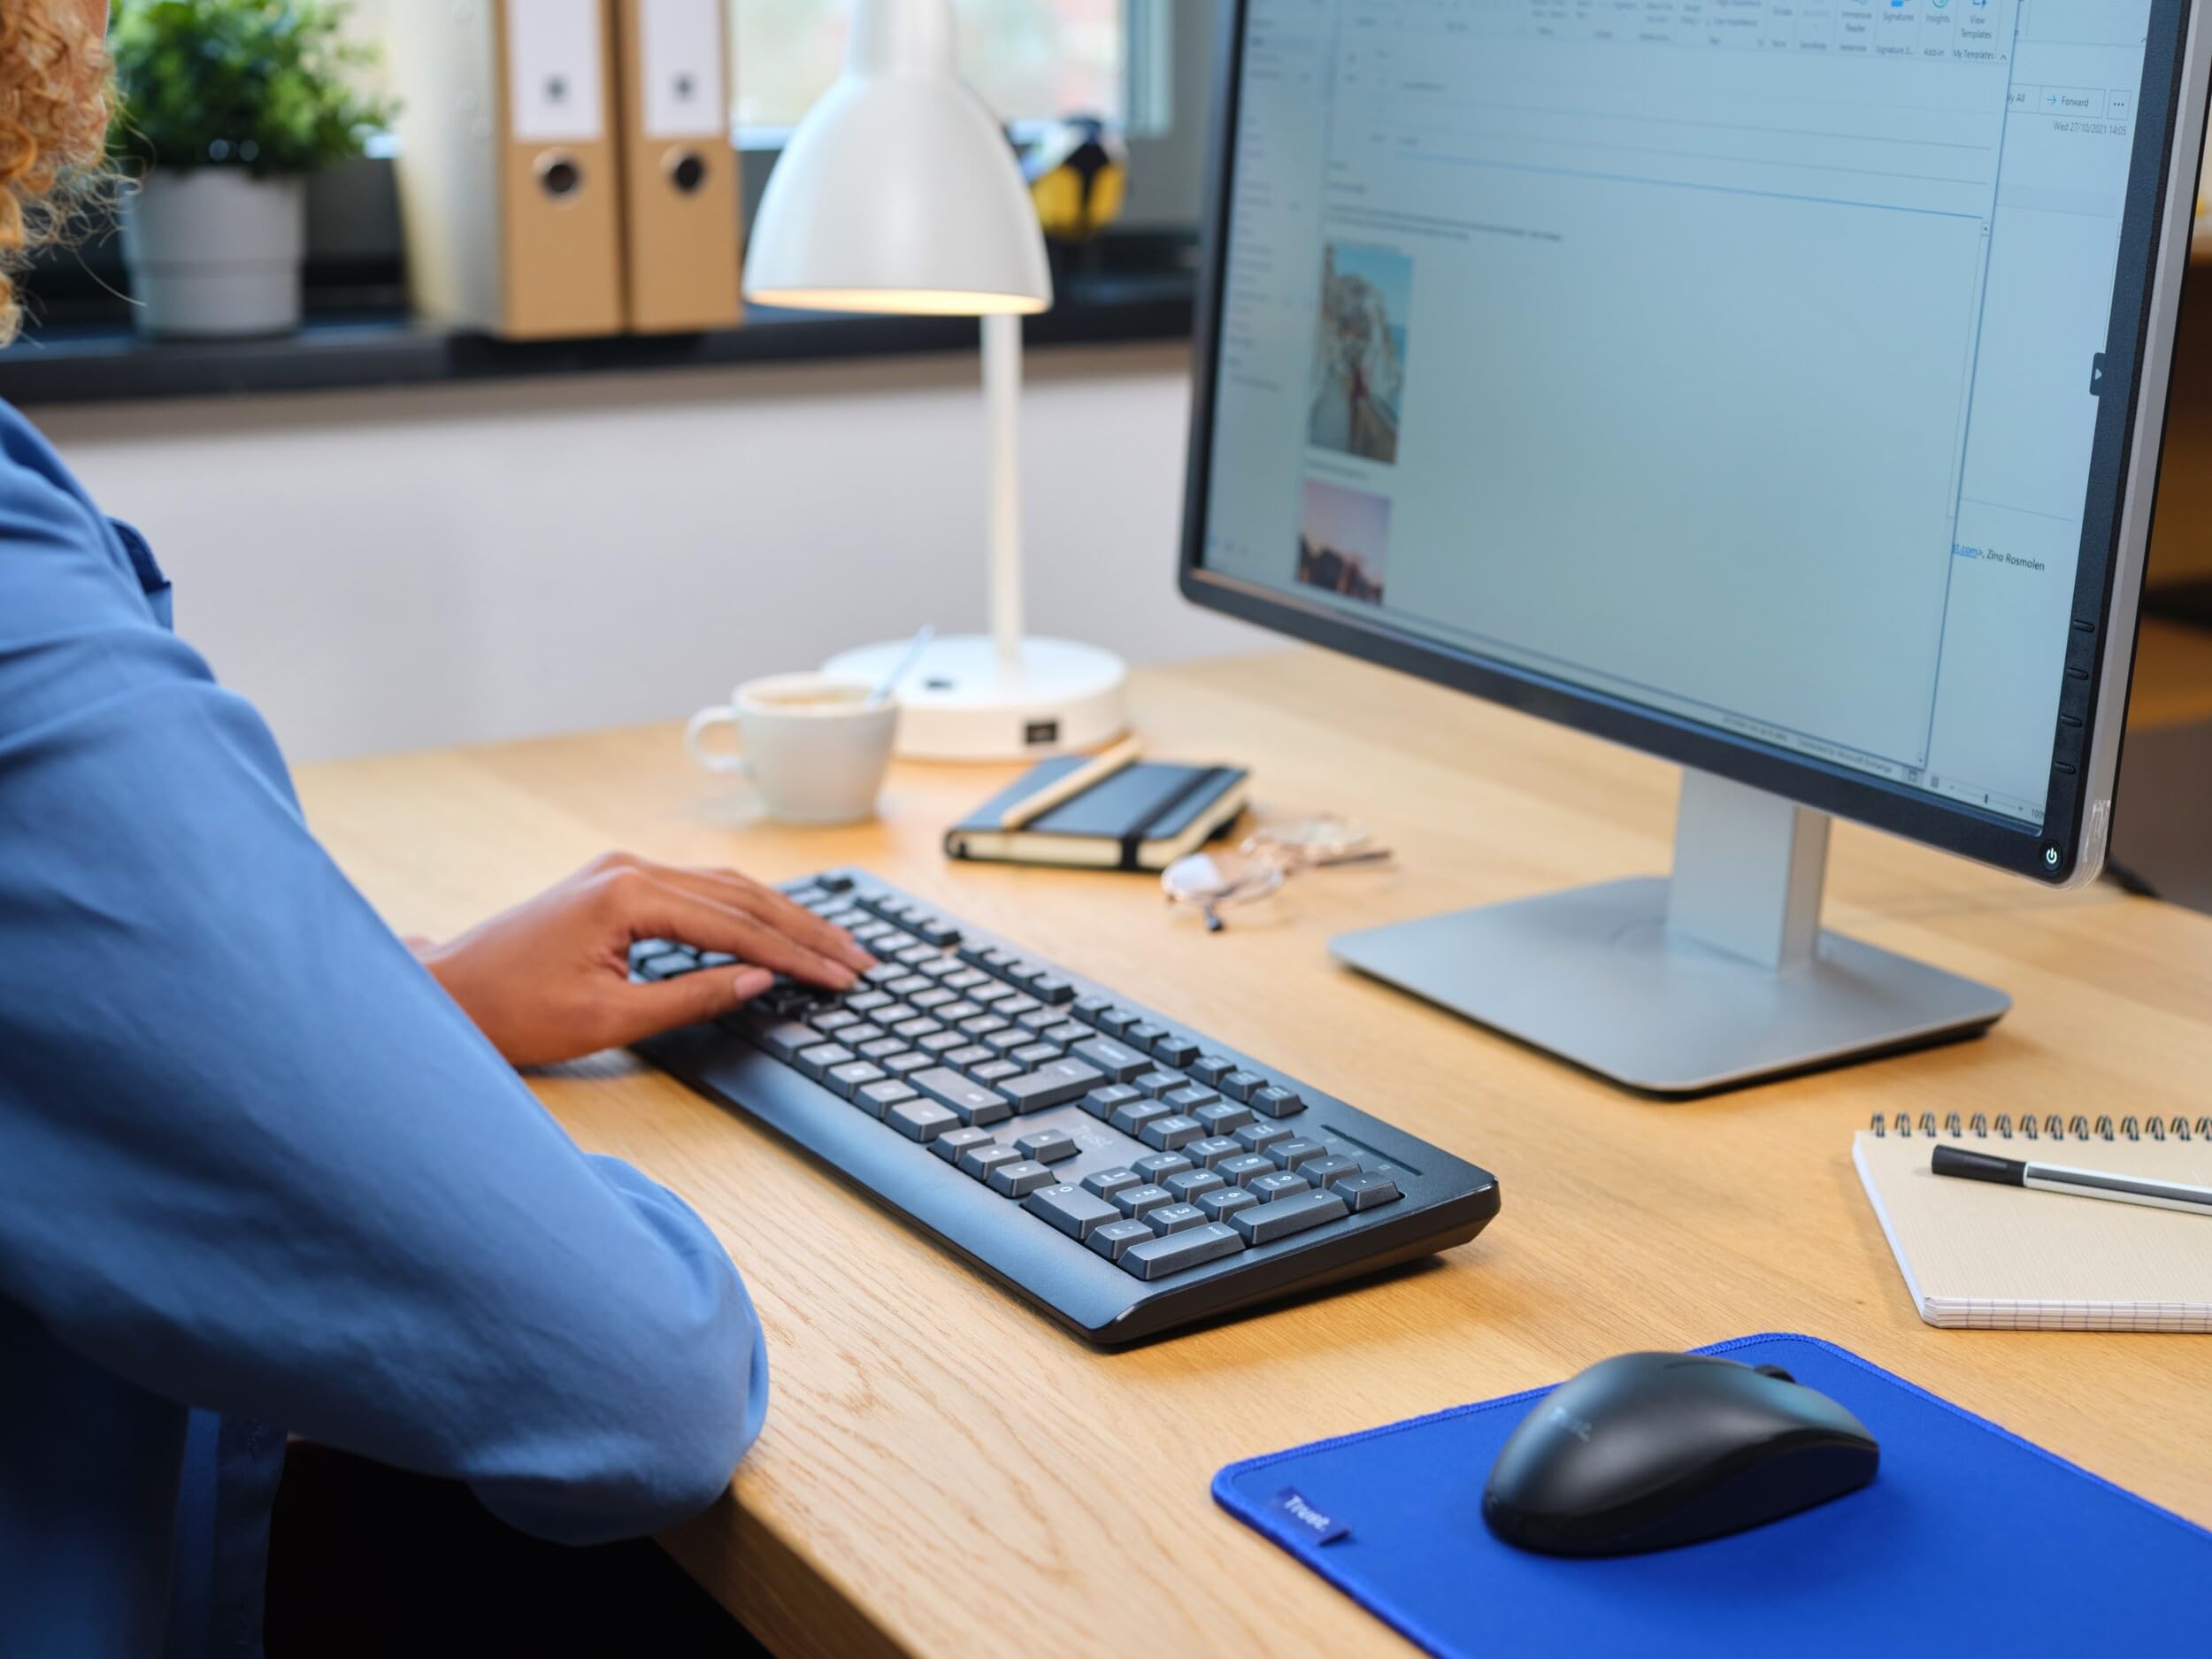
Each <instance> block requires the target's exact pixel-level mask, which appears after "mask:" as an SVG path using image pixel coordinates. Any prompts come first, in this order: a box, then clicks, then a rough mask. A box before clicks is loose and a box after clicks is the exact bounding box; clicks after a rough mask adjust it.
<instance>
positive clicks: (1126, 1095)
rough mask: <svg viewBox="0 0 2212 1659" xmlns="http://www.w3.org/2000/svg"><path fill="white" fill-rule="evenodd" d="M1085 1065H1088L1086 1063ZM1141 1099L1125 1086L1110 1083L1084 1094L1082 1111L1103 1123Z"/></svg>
mask: <svg viewBox="0 0 2212 1659" xmlns="http://www.w3.org/2000/svg"><path fill="white" fill-rule="evenodd" d="M1086 1064H1088V1063H1087V1062H1086ZM1143 1098H1144V1096H1143V1095H1141V1094H1138V1093H1137V1091H1136V1090H1134V1089H1133V1088H1130V1087H1127V1086H1126V1085H1125V1084H1121V1083H1110V1084H1109V1085H1107V1086H1106V1087H1104V1088H1094V1089H1093V1090H1092V1091H1091V1092H1090V1093H1089V1094H1086V1095H1085V1096H1084V1097H1083V1110H1085V1111H1087V1112H1088V1113H1090V1115H1091V1116H1092V1117H1094V1118H1099V1119H1100V1120H1102V1121H1103V1120H1104V1119H1106V1118H1111V1117H1112V1116H1113V1115H1114V1114H1115V1113H1116V1112H1118V1111H1119V1110H1121V1109H1122V1108H1123V1107H1125V1106H1126V1105H1129V1104H1130V1103H1131V1102H1134V1101H1141V1100H1142V1099H1143Z"/></svg>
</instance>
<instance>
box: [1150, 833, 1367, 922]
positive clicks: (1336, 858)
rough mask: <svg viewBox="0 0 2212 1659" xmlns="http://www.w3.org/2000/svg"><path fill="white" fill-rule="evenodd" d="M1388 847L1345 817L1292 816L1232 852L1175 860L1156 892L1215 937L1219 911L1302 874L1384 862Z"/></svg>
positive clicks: (1260, 896) (1257, 897) (1261, 896)
mask: <svg viewBox="0 0 2212 1659" xmlns="http://www.w3.org/2000/svg"><path fill="white" fill-rule="evenodd" d="M1390 856H1391V853H1390V849H1388V848H1387V847H1379V846H1377V845H1376V844H1375V838H1374V836H1373V835H1372V834H1371V833H1370V832H1369V831H1368V830H1366V829H1365V828H1364V827H1363V826H1360V825H1357V824H1355V823H1352V822H1350V821H1349V820H1348V819H1345V818H1294V819H1290V820H1287V821H1286V822H1283V823H1280V824H1263V825H1262V826H1260V827H1259V828H1258V829H1257V830H1256V831H1254V832H1253V833H1251V834H1249V835H1248V836H1246V837H1245V838H1244V840H1243V841H1241V842H1240V843H1239V844H1238V846H1237V849H1236V850H1235V851H1234V852H1226V851H1224V852H1197V853H1193V854H1191V855H1190V856H1188V857H1187V858H1179V859H1177V860H1176V861H1175V862H1174V863H1173V864H1170V865H1169V866H1168V867H1167V868H1166V869H1165V870H1164V871H1162V872H1160V890H1161V892H1163V893H1164V894H1165V895H1167V897H1168V900H1169V902H1171V903H1175V904H1187V905H1189V906H1191V907H1192V908H1194V909H1195V910H1197V911H1198V913H1199V914H1200V915H1201V916H1202V917H1204V918H1206V931H1207V932H1208V933H1219V932H1220V931H1221V929H1222V927H1223V926H1224V924H1223V922H1222V919H1221V912H1222V911H1223V910H1230V909H1233V908H1234V907H1235V906H1237V905H1240V904H1256V903H1257V902H1259V901H1261V900H1262V899H1264V898H1268V897H1271V896H1272V895H1273V894H1274V893H1275V892H1276V891H1277V889H1279V887H1281V886H1282V885H1283V883H1284V882H1286V881H1287V880H1288V879H1290V878H1291V877H1293V876H1294V875H1297V874H1298V873H1300V872H1302V871H1307V870H1333V869H1340V868H1342V867H1344V866H1346V865H1348V864H1386V863H1387V862H1388V861H1389V859H1390Z"/></svg>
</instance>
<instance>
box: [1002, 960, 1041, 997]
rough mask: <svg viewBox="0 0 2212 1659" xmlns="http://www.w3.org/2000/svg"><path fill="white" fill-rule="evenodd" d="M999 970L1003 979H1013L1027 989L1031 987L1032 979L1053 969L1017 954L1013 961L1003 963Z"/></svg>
mask: <svg viewBox="0 0 2212 1659" xmlns="http://www.w3.org/2000/svg"><path fill="white" fill-rule="evenodd" d="M998 972H999V977H1000V978H1001V979H1011V980H1012V981H1013V982H1014V983H1015V984H1016V985H1018V986H1020V987H1021V988H1022V989H1023V990H1025V991H1026V990H1027V989H1029V985H1030V981H1031V980H1033V979H1036V978H1037V977H1038V976H1039V975H1040V974H1043V973H1048V972H1051V970H1050V969H1048V968H1046V967H1044V966H1043V965H1041V964H1038V963H1034V962H1032V961H1030V960H1029V959H1028V958H1027V957H1025V956H1017V957H1016V958H1015V959H1014V960H1013V961H1011V962H1009V963H1007V964H1004V965H1002V967H1001V968H1000V969H999V971H998Z"/></svg>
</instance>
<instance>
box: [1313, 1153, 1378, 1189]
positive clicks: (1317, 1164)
mask: <svg viewBox="0 0 2212 1659" xmlns="http://www.w3.org/2000/svg"><path fill="white" fill-rule="evenodd" d="M1298 1173H1299V1174H1300V1175H1301V1176H1302V1177H1304V1178H1305V1181H1306V1184H1307V1185H1308V1186H1309V1187H1334V1186H1335V1185H1336V1184H1337V1182H1339V1181H1340V1180H1342V1179H1344V1178H1345V1177H1346V1176H1348V1175H1364V1174H1366V1173H1367V1171H1365V1170H1363V1169H1362V1168H1360V1166H1359V1164H1358V1163H1357V1161H1356V1160H1355V1159H1352V1158H1309V1159H1308V1160H1307V1161H1306V1162H1305V1163H1303V1164H1300V1165H1299V1166H1298Z"/></svg>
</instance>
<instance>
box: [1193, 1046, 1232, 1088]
mask: <svg viewBox="0 0 2212 1659" xmlns="http://www.w3.org/2000/svg"><path fill="white" fill-rule="evenodd" d="M1236 1069H1237V1063H1236V1062H1235V1061H1234V1060H1229V1059H1225V1058H1224V1057H1223V1056H1220V1055H1217V1054H1203V1055H1201V1056H1198V1058H1197V1059H1195V1060H1193V1061H1192V1062H1191V1063H1190V1064H1188V1065H1187V1066H1185V1067H1184V1068H1183V1070H1184V1071H1187V1072H1189V1073H1190V1080H1191V1081H1192V1082H1194V1083H1203V1084H1204V1085H1205V1086H1206V1087H1208V1088H1219V1087H1221V1079H1223V1078H1225V1077H1227V1076H1228V1075H1229V1073H1230V1072H1232V1071H1235V1070H1236Z"/></svg>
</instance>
